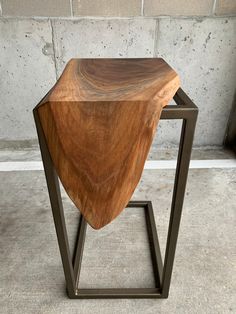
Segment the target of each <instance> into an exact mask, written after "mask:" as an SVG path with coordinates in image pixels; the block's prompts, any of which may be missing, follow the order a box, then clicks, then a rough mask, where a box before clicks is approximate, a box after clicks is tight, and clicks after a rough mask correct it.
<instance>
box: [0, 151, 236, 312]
mask: <svg viewBox="0 0 236 314" xmlns="http://www.w3.org/2000/svg"><path fill="white" fill-rule="evenodd" d="M220 157H221V155H220ZM13 159H14V158H13ZM173 178H174V171H173V170H145V171H144V173H143V176H142V180H141V182H140V184H139V186H138V188H137V190H136V192H135V194H134V196H133V199H139V200H143V199H151V200H152V201H153V205H154V209H155V218H156V224H157V229H158V232H159V235H160V242H161V248H162V251H163V250H164V244H165V240H166V230H167V222H168V217H169V208H170V202H171V193H172V186H173V184H172V183H173ZM235 188H236V169H235V168H234V169H191V170H190V172H189V179H188V185H187V191H186V198H185V204H184V210H183V218H182V223H181V229H180V235H179V241H178V247H177V253H176V259H175V265H174V271H173V277H172V283H171V289H170V296H169V298H168V299H167V300H145V299H144V300H70V299H68V298H67V296H66V294H65V281H64V275H63V270H62V265H61V261H60V256H59V250H58V246H57V240H56V235H55V230H54V225H53V220H52V215H51V211H50V206H49V199H48V195H47V189H46V184H45V178H44V173H43V172H42V171H22V172H1V173H0V191H1V198H0V208H1V219H0V223H1V233H0V235H1V236H0V313H3V314H6V313H17V314H18V313H26V314H27V313H57V314H59V313H63V314H65V313H78V314H83V313H84V314H90V313H93V314H94V313H95V314H96V313H98V314H99V313H102V314H111V313H127V314H128V313H168V314H170V313H171V314H172V313H178V314H184V313H188V314H189V313H197V314H199V313H200V314H201V313H204V314H205V313H214V314H216V313H219V314H222V313H236V300H235V289H236V272H235V267H236V259H235V253H236V245H235V238H236V229H235V223H236V215H235V213H236V193H235ZM63 201H64V207H65V214H66V221H67V223H68V225H69V227H68V229H69V230H70V242H71V244H72V241H73V239H74V234H75V230H76V226H77V220H78V217H79V214H78V211H77V210H76V209H75V208H74V206H73V204H72V203H71V202H70V200H69V199H68V198H67V196H66V195H65V193H64V192H63ZM145 231H146V230H145V221H144V215H143V211H142V209H127V210H125V211H124V212H123V213H122V214H121V215H120V216H119V217H118V218H117V219H116V220H115V221H114V222H113V223H111V224H110V225H108V226H107V227H105V228H103V229H102V230H100V231H94V230H92V229H91V228H88V232H87V238H86V245H85V251H84V259H83V265H82V273H81V287H102V286H103V287H122V286H123V287H152V285H153V277H152V268H151V262H150V256H149V250H148V246H147V237H146V233H145Z"/></svg>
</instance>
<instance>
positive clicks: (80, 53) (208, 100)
mask: <svg viewBox="0 0 236 314" xmlns="http://www.w3.org/2000/svg"><path fill="white" fill-rule="evenodd" d="M0 4H1V5H0V8H1V10H0V12H1V17H0V91H1V93H0V108H1V109H0V148H1V147H20V146H21V147H22V146H30V145H32V144H33V143H36V141H37V140H36V131H35V127H34V122H33V117H32V109H33V107H34V106H35V105H36V104H37V103H38V102H39V100H40V99H41V98H42V97H43V96H44V95H45V94H46V93H47V91H48V90H49V89H50V88H51V87H52V85H53V84H54V83H55V82H56V79H57V78H58V77H59V75H60V74H61V72H62V70H63V68H64V66H65V64H66V62H67V61H68V60H69V59H70V58H72V57H81V58H89V57H118V58H126V57H127V58H129V57H130V58H131V57H156V56H158V57H163V58H164V59H165V60H166V61H167V62H168V63H169V64H170V65H171V66H173V68H174V69H175V70H176V71H177V72H178V73H179V75H180V77H181V81H182V87H183V89H184V90H185V91H186V92H187V93H188V94H189V96H190V97H191V98H192V99H193V100H194V102H195V103H196V104H197V105H198V106H199V109H200V112H199V119H198V125H197V130H196V136H195V142H194V143H195V146H215V145H222V143H223V139H224V135H225V130H226V125H227V121H228V118H229V113H230V110H231V106H232V103H233V99H234V92H235V82H236V17H235V15H236V1H235V0H225V1H224V0H198V1H197V0H190V1H183V0H174V1H166V0H165V1H164V0H149V1H148V0H143V1H141V0H130V1H124V0H102V1H98V0H96V1H95V0H93V1H92V0H88V1H86V0H81V1H79V0H68V1H63V0H59V1H58V0H47V1H45V0H42V1H33V0H21V1H19V0H0ZM179 134H180V123H179V122H175V121H161V122H160V124H159V128H158V137H156V139H155V142H154V144H153V146H154V147H155V146H156V145H158V144H159V145H161V146H175V145H176V144H177V143H178V140H179Z"/></svg>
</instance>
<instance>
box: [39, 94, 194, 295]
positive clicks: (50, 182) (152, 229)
mask: <svg viewBox="0 0 236 314" xmlns="http://www.w3.org/2000/svg"><path fill="white" fill-rule="evenodd" d="M174 100H175V102H176V104H177V106H176V105H169V106H166V107H165V108H164V109H163V111H162V114H161V119H181V120H183V122H182V130H181V136H180V144H179V152H178V159H177V167H176V173H175V181H174V189H173V195H172V204H171V212H170V221H169V227H168V235H167V244H166V251H165V258H164V263H163V261H162V258H161V252H160V246H159V241H158V235H157V231H156V225H155V219H154V214H153V209H152V204H151V202H150V201H131V202H129V204H128V205H127V207H142V208H144V209H145V213H146V215H145V217H146V223H147V231H148V236H149V242H150V249H151V257H152V262H153V270H154V276H155V287H154V288H119V289H118V288H109V289H81V288H79V287H78V285H79V275H80V269H81V262H82V255H83V248H84V242H85V236H86V226H87V223H86V221H85V220H84V218H83V217H82V216H81V218H80V223H79V228H78V237H77V241H76V245H75V251H74V254H73V257H72V256H71V253H70V248H69V242H68V235H67V230H66V224H65V217H64V211H63V206H62V199H61V193H60V187H59V181H58V176H57V174H56V171H55V168H54V165H53V162H52V159H51V156H50V153H49V151H48V148H47V143H46V140H45V137H44V134H43V131H42V127H41V124H40V120H39V117H38V114H37V109H34V118H35V124H36V128H37V132H38V138H39V144H40V150H41V154H42V160H43V165H44V170H45V176H46V180H47V186H48V192H49V197H50V202H51V207H52V213H53V218H54V223H55V228H56V233H57V239H58V244H59V249H60V253H61V258H62V264H63V269H64V274H65V279H66V285H67V292H68V296H69V297H70V298H73V299H83V298H167V297H168V294H169V288H170V281H171V275H172V270H173V263H174V256H175V251H176V244H177V238H178V232H179V225H180V220H181V213H182V207H183V201H184V194H185V187H186V182H187V175H188V169H189V162H190V157H191V150H192V143H193V136H194V131H195V125H196V120H197V114H198V108H197V107H196V105H195V104H194V103H193V102H192V101H191V99H190V98H189V97H188V96H187V95H186V94H185V93H184V91H183V90H182V89H179V90H178V91H177V93H176V94H175V96H174Z"/></svg>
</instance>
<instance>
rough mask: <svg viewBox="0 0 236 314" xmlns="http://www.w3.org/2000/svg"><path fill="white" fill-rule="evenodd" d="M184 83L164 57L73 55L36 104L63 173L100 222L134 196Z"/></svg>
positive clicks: (94, 222) (86, 212)
mask: <svg viewBox="0 0 236 314" xmlns="http://www.w3.org/2000/svg"><path fill="white" fill-rule="evenodd" d="M179 85H180V82H179V77H178V75H177V74H176V72H175V71H174V70H173V69H172V68H171V67H170V66H169V65H168V64H167V63H166V62H165V61H164V60H163V59H159V58H156V59H72V60H70V62H69V63H68V64H67V65H66V68H65V70H64V72H63V74H62V75H61V77H60V79H59V80H58V82H57V83H56V85H55V86H54V87H53V88H52V89H51V91H50V92H49V93H48V94H47V96H46V97H45V98H44V99H43V100H42V101H41V102H40V103H39V105H38V106H37V107H36V110H37V112H38V116H39V119H40V123H41V125H42V129H43V132H44V135H45V139H46V142H47V146H48V150H49V152H50V155H51V158H52V161H53V163H54V166H55V169H56V171H57V174H58V176H59V178H60V180H61V182H62V184H63V186H64V188H65V190H66V192H67V193H68V195H69V197H70V198H71V200H72V201H73V202H74V204H75V205H76V207H77V208H79V210H80V211H81V213H82V214H83V216H84V217H85V219H86V220H87V222H88V223H89V224H90V225H91V226H92V227H93V228H95V229H99V228H101V227H103V226H105V225H106V224H108V223H109V222H111V221H112V220H113V219H114V218H115V217H116V216H117V215H118V214H119V213H120V212H121V211H122V210H123V209H124V208H125V206H126V205H127V203H128V202H129V200H130V198H131V196H132V194H133V192H134V190H135V187H136V186H137V184H138V182H139V180H140V177H141V174H142V171H143V168H144V163H145V161H146V158H147V155H148V152H149V149H150V146H151V143H152V140H153V137H154V134H155V131H156V128H157V124H158V121H159V118H160V114H161V111H162V108H163V107H164V106H166V105H167V104H168V102H169V101H170V100H171V99H172V97H173V96H174V94H175V92H176V91H177V89H178V88H179Z"/></svg>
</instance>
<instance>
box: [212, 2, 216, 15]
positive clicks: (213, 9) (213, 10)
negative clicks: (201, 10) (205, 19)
mask: <svg viewBox="0 0 236 314" xmlns="http://www.w3.org/2000/svg"><path fill="white" fill-rule="evenodd" d="M216 4H217V0H214V2H213V7H212V15H214V14H215V11H216Z"/></svg>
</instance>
